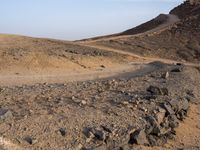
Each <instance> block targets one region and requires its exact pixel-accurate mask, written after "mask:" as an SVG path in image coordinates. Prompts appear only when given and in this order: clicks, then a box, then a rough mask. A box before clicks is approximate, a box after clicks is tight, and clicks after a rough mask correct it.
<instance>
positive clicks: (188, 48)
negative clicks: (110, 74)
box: [96, 1, 200, 62]
mask: <svg viewBox="0 0 200 150" xmlns="http://www.w3.org/2000/svg"><path fill="white" fill-rule="evenodd" d="M170 14H171V15H176V16H178V17H179V18H180V20H179V21H178V22H176V23H174V24H172V25H169V26H167V27H166V28H165V29H164V30H163V29H162V30H157V31H154V32H152V33H148V32H144V33H143V34H140V35H133V36H131V35H130V36H121V37H118V38H116V37H113V39H112V38H109V39H102V40H98V41H97V42H96V44H98V45H103V46H107V47H112V48H115V49H121V50H124V51H129V52H133V53H136V54H139V55H142V56H150V57H162V58H167V59H176V60H181V61H188V62H200V4H199V1H185V2H184V3H183V4H181V5H180V6H178V7H176V8H174V9H173V10H172V11H171V12H170ZM143 26H144V24H143V25H141V26H139V27H136V28H134V29H131V30H132V31H133V30H136V29H139V28H141V27H143Z"/></svg>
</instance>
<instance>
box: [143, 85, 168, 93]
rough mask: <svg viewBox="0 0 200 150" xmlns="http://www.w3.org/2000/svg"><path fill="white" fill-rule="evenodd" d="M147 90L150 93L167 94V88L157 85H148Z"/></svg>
mask: <svg viewBox="0 0 200 150" xmlns="http://www.w3.org/2000/svg"><path fill="white" fill-rule="evenodd" d="M147 91H148V92H150V93H151V94H152V95H168V89H167V88H159V87H157V86H149V88H147Z"/></svg>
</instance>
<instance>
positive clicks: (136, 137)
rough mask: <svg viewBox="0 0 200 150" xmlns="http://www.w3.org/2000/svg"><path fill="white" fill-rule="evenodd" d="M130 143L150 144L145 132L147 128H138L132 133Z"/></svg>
mask: <svg viewBox="0 0 200 150" xmlns="http://www.w3.org/2000/svg"><path fill="white" fill-rule="evenodd" d="M129 143H130V144H135V143H136V144H138V145H148V144H149V142H148V139H147V136H146V133H145V130H144V129H142V130H137V131H135V132H134V133H132V134H131V135H130V141H129Z"/></svg>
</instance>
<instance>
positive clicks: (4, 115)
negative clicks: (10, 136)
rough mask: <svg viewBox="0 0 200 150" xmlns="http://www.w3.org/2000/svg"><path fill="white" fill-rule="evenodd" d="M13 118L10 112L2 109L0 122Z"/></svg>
mask: <svg viewBox="0 0 200 150" xmlns="http://www.w3.org/2000/svg"><path fill="white" fill-rule="evenodd" d="M12 117H13V114H12V112H11V111H10V110H7V109H3V108H0V121H4V120H7V119H10V118H12Z"/></svg>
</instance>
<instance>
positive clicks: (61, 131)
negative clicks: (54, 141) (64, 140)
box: [59, 128, 67, 136]
mask: <svg viewBox="0 0 200 150" xmlns="http://www.w3.org/2000/svg"><path fill="white" fill-rule="evenodd" d="M59 132H60V134H61V135H62V136H65V135H66V133H67V132H66V128H60V129H59Z"/></svg>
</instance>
